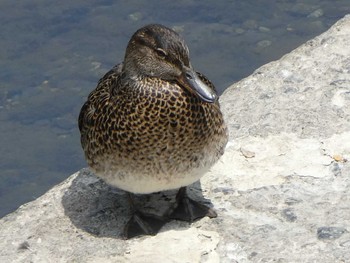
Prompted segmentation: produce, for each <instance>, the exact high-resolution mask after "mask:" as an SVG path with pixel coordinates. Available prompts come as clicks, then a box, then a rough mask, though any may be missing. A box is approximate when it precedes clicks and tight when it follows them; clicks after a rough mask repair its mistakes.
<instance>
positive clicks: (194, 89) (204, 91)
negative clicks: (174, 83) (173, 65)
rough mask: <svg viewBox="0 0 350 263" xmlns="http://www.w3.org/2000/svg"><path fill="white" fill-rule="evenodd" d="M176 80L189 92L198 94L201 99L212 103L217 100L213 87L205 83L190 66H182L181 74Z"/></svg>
mask: <svg viewBox="0 0 350 263" xmlns="http://www.w3.org/2000/svg"><path fill="white" fill-rule="evenodd" d="M178 81H179V82H180V84H182V85H183V86H184V87H185V88H186V89H187V90H188V91H189V92H191V93H192V94H195V95H196V96H198V97H199V98H200V99H201V100H202V101H204V102H209V103H214V102H215V101H216V100H217V95H216V93H215V91H214V90H213V89H211V88H210V87H209V86H208V85H207V84H205V83H204V82H203V81H202V80H201V79H200V78H199V77H198V75H197V73H196V72H195V71H194V70H193V69H192V68H190V67H186V66H183V70H182V74H181V75H180V76H179V79H178Z"/></svg>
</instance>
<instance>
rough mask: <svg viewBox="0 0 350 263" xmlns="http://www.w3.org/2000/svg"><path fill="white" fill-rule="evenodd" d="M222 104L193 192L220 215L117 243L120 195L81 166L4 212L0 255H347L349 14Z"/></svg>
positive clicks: (211, 258) (15, 258)
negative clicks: (219, 130) (215, 139)
mask: <svg viewBox="0 0 350 263" xmlns="http://www.w3.org/2000/svg"><path fill="white" fill-rule="evenodd" d="M221 103H222V107H223V110H224V113H225V116H226V119H227V123H228V125H229V129H230V136H231V139H230V143H229V145H228V147H227V150H226V153H225V155H224V156H223V157H222V159H221V160H220V161H219V162H218V163H217V164H216V165H215V166H214V167H213V168H212V170H211V171H210V172H209V173H208V174H207V175H206V176H204V177H203V179H202V180H201V182H200V183H196V184H194V185H193V186H192V191H191V194H192V195H193V196H197V198H198V199H200V200H202V201H203V202H209V199H210V200H211V202H212V204H213V205H214V207H215V208H216V209H217V211H218V214H219V216H218V217H217V218H215V219H208V218H204V219H202V220H199V221H196V222H194V223H193V224H191V225H190V224H187V223H183V222H178V221H172V222H170V223H168V224H167V225H165V226H164V227H163V229H162V230H161V232H160V233H159V234H158V235H157V236H154V237H141V238H134V239H131V240H123V239H122V237H121V229H122V226H123V225H124V223H125V222H126V220H127V218H128V208H127V201H126V196H125V193H124V192H122V191H120V190H118V189H113V188H111V187H109V186H108V185H106V184H105V183H103V182H102V181H101V180H99V179H97V178H96V177H95V176H94V175H93V174H91V173H90V172H89V170H87V169H83V170H81V171H79V172H77V173H76V174H74V175H72V176H70V177H69V178H68V179H67V180H66V181H64V182H62V183H61V184H60V185H57V186H56V187H54V188H53V189H51V190H50V191H48V192H47V193H46V194H45V195H43V196H42V197H40V198H38V199H37V200H35V201H33V202H31V203H28V204H25V205H23V206H21V207H20V208H19V209H18V210H17V211H15V212H14V213H12V214H9V215H8V216H6V217H4V218H2V219H1V220H0V247H1V250H0V262H350V161H348V160H350V106H349V105H350V16H347V17H345V18H344V19H342V20H340V21H339V22H338V23H336V24H335V25H334V26H333V27H332V28H331V29H330V30H328V31H327V32H325V33H324V34H322V35H320V36H319V37H316V38H315V39H313V40H311V41H309V42H307V43H305V44H304V45H302V46H301V47H299V48H298V49H296V50H295V51H293V52H291V53H290V54H287V55H286V56H284V57H283V58H282V59H280V60H279V61H275V62H272V63H269V64H267V65H265V66H263V67H261V68H259V69H258V70H256V72H255V73H254V74H253V75H252V76H250V77H248V78H246V79H244V80H242V81H240V82H238V83H236V84H234V85H233V86H231V87H230V88H229V89H228V90H227V91H226V92H225V93H224V94H223V96H222V98H221ZM173 200H174V192H173V191H169V192H166V193H160V194H155V195H152V196H142V197H140V199H139V203H140V204H141V205H142V204H147V206H145V207H144V209H145V210H147V211H149V210H152V211H153V212H157V213H160V214H161V213H163V212H164V211H165V210H166V209H167V208H166V207H167V206H166V205H167V204H168V203H169V202H173Z"/></svg>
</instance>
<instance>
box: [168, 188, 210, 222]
mask: <svg viewBox="0 0 350 263" xmlns="http://www.w3.org/2000/svg"><path fill="white" fill-rule="evenodd" d="M176 205H177V206H176V207H175V209H174V210H173V211H172V212H171V213H170V215H169V218H171V219H177V220H182V221H187V222H193V221H194V220H196V219H199V218H202V217H205V216H208V217H210V218H215V217H217V213H216V212H215V211H214V209H212V208H210V207H207V206H205V205H203V204H201V203H199V202H197V201H195V200H192V199H191V198H189V197H188V195H187V192H186V187H181V188H180V189H179V192H178V193H177V195H176Z"/></svg>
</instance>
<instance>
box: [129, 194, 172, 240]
mask: <svg viewBox="0 0 350 263" xmlns="http://www.w3.org/2000/svg"><path fill="white" fill-rule="evenodd" d="M128 198H129V203H130V208H131V210H132V215H131V218H130V219H129V221H128V222H127V223H126V225H125V227H124V231H123V235H124V238H126V239H129V238H133V237H136V236H142V235H156V234H157V233H158V231H159V230H160V229H161V228H162V227H163V226H164V225H165V224H166V223H167V222H168V219H166V218H163V217H161V216H158V215H153V214H146V213H143V212H141V211H139V210H138V209H137V208H136V207H135V205H134V202H133V198H132V196H131V194H128Z"/></svg>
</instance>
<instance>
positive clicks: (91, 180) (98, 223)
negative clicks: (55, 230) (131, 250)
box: [62, 169, 211, 238]
mask: <svg viewBox="0 0 350 263" xmlns="http://www.w3.org/2000/svg"><path fill="white" fill-rule="evenodd" d="M176 193H177V190H171V191H163V192H158V193H153V194H147V195H138V196H137V198H136V199H135V204H136V205H137V207H138V208H139V209H140V210H141V211H143V212H145V213H150V214H156V215H159V216H163V215H165V214H166V213H167V212H168V211H169V209H171V207H173V205H174V204H175V197H176ZM188 193H189V196H191V198H193V199H196V200H198V201H200V202H201V203H204V204H206V205H209V206H211V203H210V201H209V200H208V199H205V198H204V197H203V195H202V189H201V185H200V182H199V181H198V182H196V183H194V184H192V185H191V186H189V187H188ZM62 205H63V207H64V212H65V215H66V216H68V217H69V218H70V220H71V222H72V223H73V224H74V225H75V226H76V227H77V228H79V229H82V230H83V231H86V232H88V233H90V234H93V235H95V236H98V237H113V238H124V237H123V230H124V226H125V224H126V223H127V221H128V220H129V218H130V209H129V203H128V197H127V194H126V192H125V191H123V190H120V189H117V188H113V187H111V186H109V185H107V184H106V183H105V182H104V181H103V180H101V179H99V178H97V177H96V176H95V175H94V174H93V173H92V172H90V171H89V170H88V169H82V170H81V171H79V172H78V175H77V176H76V177H75V178H74V179H73V181H72V183H71V185H70V186H69V187H68V188H67V190H66V191H65V193H64V195H63V197H62ZM181 225H182V226H183V224H181ZM187 225H188V227H189V226H190V224H187Z"/></svg>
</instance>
